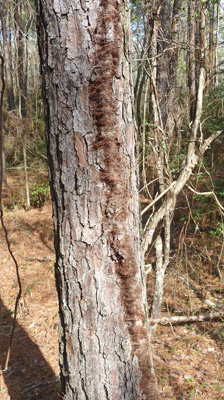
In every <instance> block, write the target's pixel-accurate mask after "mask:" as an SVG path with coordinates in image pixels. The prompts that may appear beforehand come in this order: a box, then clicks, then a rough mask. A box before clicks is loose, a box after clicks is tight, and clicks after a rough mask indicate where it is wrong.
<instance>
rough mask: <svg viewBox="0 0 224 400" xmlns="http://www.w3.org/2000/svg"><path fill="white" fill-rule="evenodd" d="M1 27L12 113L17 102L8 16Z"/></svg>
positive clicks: (2, 20) (2, 19)
mask: <svg viewBox="0 0 224 400" xmlns="http://www.w3.org/2000/svg"><path fill="white" fill-rule="evenodd" d="M1 26H2V38H3V52H4V58H5V76H6V85H7V96H8V109H9V111H12V110H15V100H14V92H13V83H12V72H11V68H10V45H9V38H7V30H6V14H5V15H4V16H3V17H2V18H1Z"/></svg>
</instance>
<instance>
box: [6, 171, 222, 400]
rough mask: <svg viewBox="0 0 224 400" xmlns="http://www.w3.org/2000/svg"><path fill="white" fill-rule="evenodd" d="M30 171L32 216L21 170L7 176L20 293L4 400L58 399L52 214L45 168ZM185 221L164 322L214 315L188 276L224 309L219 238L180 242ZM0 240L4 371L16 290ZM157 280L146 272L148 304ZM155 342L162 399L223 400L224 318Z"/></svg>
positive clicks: (172, 329) (181, 327) (162, 330)
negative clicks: (192, 316) (219, 260)
mask: <svg viewBox="0 0 224 400" xmlns="http://www.w3.org/2000/svg"><path fill="white" fill-rule="evenodd" d="M32 171H33V172H32ZM32 171H30V173H29V184H30V188H31V203H32V207H31V209H30V210H27V211H26V210H25V208H24V204H25V189H24V182H23V179H24V178H23V175H24V174H23V170H22V169H19V168H16V169H11V170H9V172H8V188H7V189H4V192H3V197H4V199H3V203H4V214H5V223H6V226H7V229H8V232H9V238H10V242H11V245H12V250H13V252H14V254H15V256H16V259H17V261H18V263H19V269H20V275H21V281H22V288H23V292H22V297H21V299H20V302H19V311H18V318H17V323H16V328H15V333H14V338H13V346H12V352H11V357H10V362H9V368H8V370H7V372H6V373H5V374H4V377H1V386H0V399H1V400H10V399H11V400H28V399H42V400H43V399H44V400H47V399H49V400H50V399H51V400H57V399H60V395H59V390H60V385H59V378H58V375H59V370H58V330H57V329H58V326H57V325H58V305H57V294H56V289H55V282H54V260H55V255H54V249H53V226H52V209H51V202H50V195H49V188H48V183H47V181H48V178H47V172H46V169H43V170H42V169H38V170H36V171H34V170H32ZM37 171H38V173H37ZM180 220H181V217H180V218H179V220H178V219H177V220H176V221H175V224H174V237H173V250H172V257H171V262H170V266H169V268H168V270H167V273H166V279H165V295H164V302H163V308H162V316H169V315H175V316H178V315H192V314H194V315H198V314H204V313H205V312H208V311H211V310H210V309H209V307H208V305H207V304H205V303H204V302H203V296H202V299H199V297H198V296H197V292H195V290H192V289H191V288H189V287H188V286H187V285H186V282H184V281H183V280H182V279H181V278H180V277H181V276H182V277H183V276H184V277H187V278H188V281H189V282H190V283H191V284H192V285H193V286H194V288H195V289H197V290H198V291H200V292H201V293H202V294H203V293H204V299H207V300H208V299H210V301H211V302H214V303H216V304H217V303H219V304H221V305H222V303H223V292H224V282H223V281H222V280H221V279H220V277H219V276H218V272H217V269H216V267H215V266H216V263H215V262H214V261H215V260H217V259H218V258H217V255H218V252H220V246H219V245H218V241H216V240H215V238H213V240H212V238H211V235H210V234H208V235H207V234H206V233H204V239H203V240H202V238H201V236H200V235H199V234H198V233H197V234H194V231H192V230H190V229H189V231H188V233H187V234H186V235H185V238H183V237H182V239H181V240H180V239H179V233H180V230H181V227H182V226H183V224H182V222H181V221H180ZM178 221H179V222H178ZM0 234H1V254H0V263H1V277H2V278H1V287H0V291H1V292H0V293H1V317H0V336H1V340H0V364H1V367H2V368H4V362H5V358H6V353H7V346H8V340H9V334H10V329H11V325H12V317H13V312H14V306H15V299H16V295H17V293H18V284H17V279H16V271H15V266H14V264H13V261H12V259H11V258H10V256H9V254H8V252H7V246H6V242H5V240H4V236H3V232H2V229H1V232H0ZM206 235H207V236H206ZM206 237H207V239H206ZM184 243H185V245H183V244H184ZM185 246H187V252H186V251H185ZM206 252H209V255H208V254H207V253H206ZM203 255H204V257H203ZM209 257H210V261H211V262H209V261H208V260H209ZM151 261H153V260H151ZM222 262H223V260H221V262H220V272H222ZM154 274H155V272H154V268H153V267H152V270H151V272H149V273H148V274H147V280H148V298H149V305H150V304H151V298H152V288H153V282H154ZM152 344H153V354H154V363H155V369H156V374H157V379H158V386H159V392H160V396H161V398H164V399H170V400H175V399H177V400H181V399H197V400H199V399H200V400H213V399H214V400H215V399H224V356H223V354H224V353H223V348H224V324H223V321H222V320H219V321H208V322H200V323H184V324H174V323H172V324H171V323H170V324H168V325H166V326H162V325H159V326H158V328H157V331H156V334H155V335H153V337H152Z"/></svg>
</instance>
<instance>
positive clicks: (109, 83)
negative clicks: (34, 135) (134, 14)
mask: <svg viewBox="0 0 224 400" xmlns="http://www.w3.org/2000/svg"><path fill="white" fill-rule="evenodd" d="M36 3H37V12H38V27H39V49H40V55H41V66H42V74H43V81H44V102H45V113H46V124H47V148H48V162H49V171H50V180H51V191H52V200H53V210H54V211H53V214H54V217H53V218H54V226H55V250H56V281H57V290H58V295H59V310H60V311H59V312H60V329H59V332H60V338H59V342H60V367H61V378H62V391H63V392H64V393H65V398H66V399H75V398H80V399H82V398H83V399H84V398H91V399H111V400H112V399H113V400H114V399H129V400H130V399H137V398H138V399H157V398H158V396H157V393H156V388H155V378H154V372H153V365H152V358H151V349H150V343H149V336H148V326H147V315H146V313H147V306H146V297H145V280H144V274H143V270H142V261H141V250H140V238H139V223H140V221H139V212H138V208H139V206H138V193H137V176H136V170H137V168H136V160H135V132H134V124H133V115H132V107H131V97H132V93H131V77H130V61H129V53H128V52H129V46H128V43H129V37H130V31H129V19H128V12H129V4H128V2H127V1H125V2H123V1H119V2H118V1H115V0H107V1H103V0H101V1H95V2H91V3H90V4H89V5H88V7H87V6H85V5H83V3H82V1H79V0H76V1H74V0H73V1H61V2H60V4H59V3H55V4H52V2H51V1H48V0H41V1H37V2H36ZM96 366H97V368H96Z"/></svg>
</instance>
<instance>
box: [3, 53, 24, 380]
mask: <svg viewBox="0 0 224 400" xmlns="http://www.w3.org/2000/svg"><path fill="white" fill-rule="evenodd" d="M0 60H1V66H0V68H1V71H0V76H1V89H0V93H1V94H0V169H1V176H0V219H1V224H2V228H3V231H4V234H5V240H6V244H7V247H8V252H9V254H10V256H11V258H12V260H13V262H14V264H15V267H16V276H17V282H18V286H19V292H18V294H17V297H16V302H15V311H14V318H13V323H12V328H11V333H10V337H9V344H8V351H7V356H6V360H5V366H4V369H3V370H0V373H2V372H4V371H6V370H7V369H8V364H9V359H10V353H11V347H12V340H13V334H14V330H15V325H16V317H17V310H18V304H19V299H20V297H21V293H22V285H21V280H20V276H19V265H18V263H17V260H16V258H15V256H14V254H13V252H12V250H11V245H10V241H9V237H8V231H7V228H6V226H5V223H4V218H3V207H2V181H3V162H2V152H3V115H2V114H3V95H4V90H5V79H4V58H3V56H2V55H1V54H0Z"/></svg>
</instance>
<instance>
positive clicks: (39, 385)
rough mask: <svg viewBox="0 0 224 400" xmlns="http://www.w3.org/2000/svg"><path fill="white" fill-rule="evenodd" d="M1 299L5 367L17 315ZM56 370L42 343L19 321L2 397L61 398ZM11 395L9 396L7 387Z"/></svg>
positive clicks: (0, 358) (0, 346)
mask: <svg viewBox="0 0 224 400" xmlns="http://www.w3.org/2000/svg"><path fill="white" fill-rule="evenodd" d="M10 314H11V310H10V309H7V308H6V306H5V305H4V303H3V302H2V300H1V299H0V366H1V368H2V369H3V368H4V364H5V359H6V354H7V349H8V341H9V334H10V330H11V326H12V321H13V318H12V316H11V315H10ZM55 379H56V376H55V374H54V371H53V370H52V368H51V367H50V365H49V364H48V363H47V361H46V359H45V358H44V356H43V354H42V353H41V351H40V349H39V347H38V345H37V344H36V343H35V342H34V341H33V340H32V338H31V337H30V336H29V335H28V333H27V332H26V331H25V330H24V329H23V328H22V327H21V326H20V324H19V323H16V326H15V331H14V337H13V343H12V350H11V356H10V361H9V366H8V369H7V371H6V372H4V384H3V385H2V386H1V388H0V390H1V391H0V399H7V400H9V399H11V400H29V399H35V400H58V399H59V398H60V397H59V395H58V394H57V392H58V390H59V384H58V383H57V382H56V381H55ZM6 389H7V390H8V396H7V390H6Z"/></svg>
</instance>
